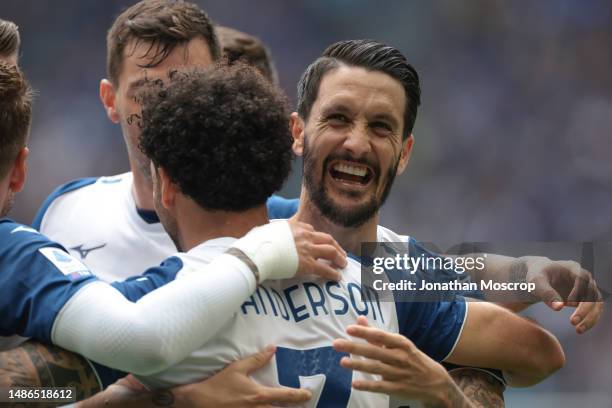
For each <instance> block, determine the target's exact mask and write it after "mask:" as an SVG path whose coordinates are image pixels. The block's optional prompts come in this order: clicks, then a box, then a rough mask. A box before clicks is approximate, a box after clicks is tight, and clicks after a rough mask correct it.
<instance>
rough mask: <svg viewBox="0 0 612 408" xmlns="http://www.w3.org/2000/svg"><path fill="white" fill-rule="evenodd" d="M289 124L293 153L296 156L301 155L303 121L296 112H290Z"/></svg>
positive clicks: (302, 149)
mask: <svg viewBox="0 0 612 408" xmlns="http://www.w3.org/2000/svg"><path fill="white" fill-rule="evenodd" d="M289 126H290V127H291V136H293V153H295V155H296V156H301V155H302V154H303V153H304V121H303V120H302V118H300V116H299V115H298V113H297V112H293V113H292V114H291V119H290V120H289Z"/></svg>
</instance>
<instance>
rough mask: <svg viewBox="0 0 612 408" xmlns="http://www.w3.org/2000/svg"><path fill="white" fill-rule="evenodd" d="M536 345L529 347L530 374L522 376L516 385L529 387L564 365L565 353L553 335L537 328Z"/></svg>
mask: <svg viewBox="0 0 612 408" xmlns="http://www.w3.org/2000/svg"><path fill="white" fill-rule="evenodd" d="M535 338H536V339H537V342H536V345H535V346H534V347H532V348H531V350H529V351H530V354H531V356H530V358H529V360H530V361H531V369H530V370H529V371H530V373H531V375H528V376H526V377H524V381H521V384H520V385H518V384H517V386H522V387H530V386H532V385H535V384H538V383H539V382H541V381H543V380H545V379H546V378H548V377H550V376H551V375H552V374H554V373H555V372H557V371H558V370H560V369H561V368H562V367H563V366H564V365H565V353H564V352H563V348H562V347H561V344H560V343H559V341H558V340H557V338H556V337H555V336H553V335H552V334H551V333H549V332H548V331H546V330H544V329H542V328H538V333H537V334H536V336H535Z"/></svg>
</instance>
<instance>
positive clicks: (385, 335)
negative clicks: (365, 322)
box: [346, 324, 414, 349]
mask: <svg viewBox="0 0 612 408" xmlns="http://www.w3.org/2000/svg"><path fill="white" fill-rule="evenodd" d="M346 332H347V333H348V334H349V335H351V336H353V337H359V338H362V339H364V340H366V341H368V342H371V343H375V344H382V345H384V346H385V347H389V348H401V349H411V348H412V347H414V344H413V343H412V342H411V341H410V340H408V339H407V338H406V337H404V336H402V335H401V334H397V333H389V332H387V331H384V330H381V329H377V328H374V327H364V326H359V325H354V324H353V325H350V326H348V327H347V328H346Z"/></svg>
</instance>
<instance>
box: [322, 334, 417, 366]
mask: <svg viewBox="0 0 612 408" xmlns="http://www.w3.org/2000/svg"><path fill="white" fill-rule="evenodd" d="M332 346H333V347H334V350H336V351H339V352H344V353H349V354H351V355H354V356H362V357H366V358H369V359H372V360H378V361H381V362H383V363H386V364H389V365H394V366H396V367H406V366H409V365H410V364H411V361H410V360H409V359H408V358H404V355H403V353H402V352H401V350H394V349H388V348H383V347H380V346H375V345H373V344H367V343H361V342H360V343H357V342H354V341H349V340H345V339H336V340H334V341H333V342H332ZM398 351H399V352H398Z"/></svg>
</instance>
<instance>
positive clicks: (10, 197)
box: [0, 191, 15, 218]
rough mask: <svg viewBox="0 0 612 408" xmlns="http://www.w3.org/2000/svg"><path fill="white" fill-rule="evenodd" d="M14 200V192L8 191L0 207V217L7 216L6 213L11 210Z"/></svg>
mask: <svg viewBox="0 0 612 408" xmlns="http://www.w3.org/2000/svg"><path fill="white" fill-rule="evenodd" d="M14 201H15V193H13V192H12V191H9V192H8V194H7V196H6V201H5V202H4V203H2V207H1V208H0V218H2V217H5V216H7V215H8V213H10V212H11V209H12V208H13V202H14Z"/></svg>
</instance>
